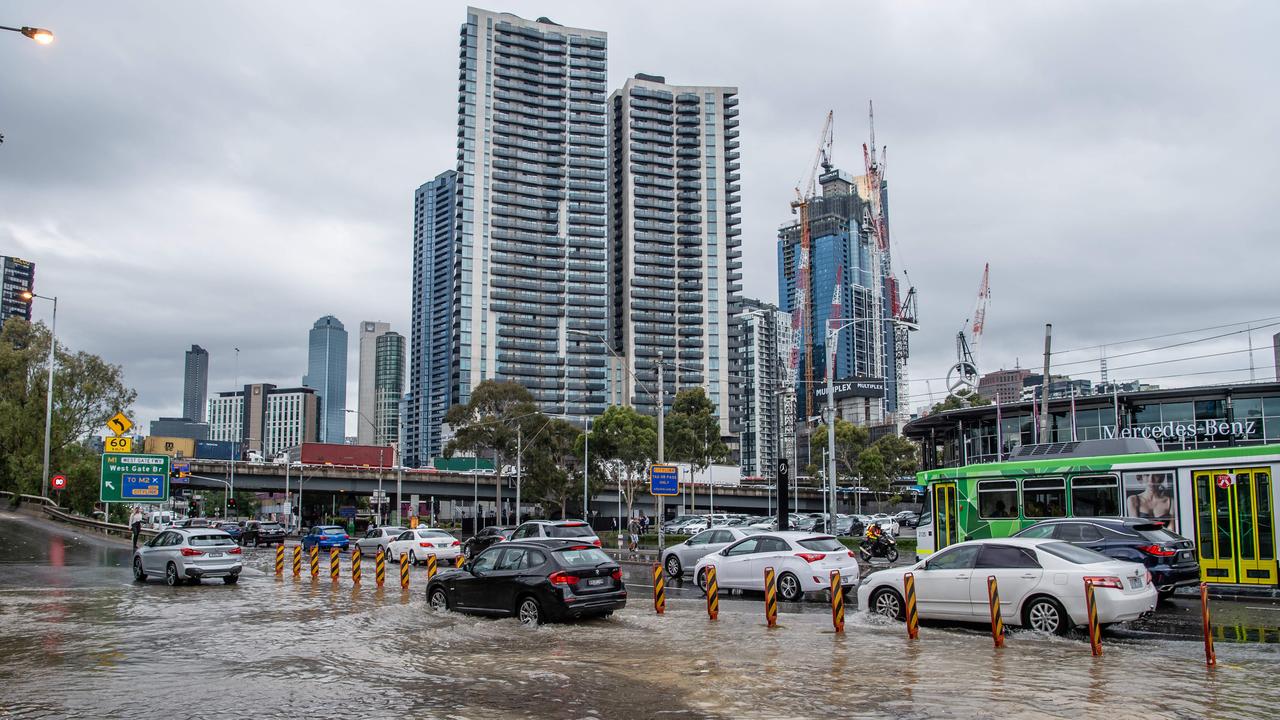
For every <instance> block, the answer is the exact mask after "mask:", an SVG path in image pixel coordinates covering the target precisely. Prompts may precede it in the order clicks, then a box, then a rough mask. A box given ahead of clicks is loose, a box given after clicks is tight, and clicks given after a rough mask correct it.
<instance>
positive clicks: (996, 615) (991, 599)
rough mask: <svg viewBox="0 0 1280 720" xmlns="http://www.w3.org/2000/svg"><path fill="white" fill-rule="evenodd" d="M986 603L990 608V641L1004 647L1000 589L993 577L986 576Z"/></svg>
mask: <svg viewBox="0 0 1280 720" xmlns="http://www.w3.org/2000/svg"><path fill="white" fill-rule="evenodd" d="M987 602H988V603H989V604H990V606H991V641H992V642H994V643H995V644H996V647H998V648H1002V647H1004V618H1002V617H1000V588H999V587H998V586H997V583H996V576H995V575H988V576H987Z"/></svg>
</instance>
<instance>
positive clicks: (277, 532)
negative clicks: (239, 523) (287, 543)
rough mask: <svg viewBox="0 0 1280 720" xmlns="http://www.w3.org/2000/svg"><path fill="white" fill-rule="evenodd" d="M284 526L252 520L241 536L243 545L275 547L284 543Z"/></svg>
mask: <svg viewBox="0 0 1280 720" xmlns="http://www.w3.org/2000/svg"><path fill="white" fill-rule="evenodd" d="M285 534H286V533H285V529H284V526H283V525H281V524H280V523H278V522H266V521H262V520H250V521H249V522H247V523H245V524H244V532H243V533H241V534H240V544H241V545H245V546H248V545H253V546H254V547H258V546H259V545H275V544H278V543H282V542H284V536H285Z"/></svg>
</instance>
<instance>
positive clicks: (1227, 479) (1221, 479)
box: [1214, 473, 1236, 490]
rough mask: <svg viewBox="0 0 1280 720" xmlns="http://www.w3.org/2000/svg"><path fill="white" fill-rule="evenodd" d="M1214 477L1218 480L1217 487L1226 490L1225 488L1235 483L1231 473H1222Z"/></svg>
mask: <svg viewBox="0 0 1280 720" xmlns="http://www.w3.org/2000/svg"><path fill="white" fill-rule="evenodd" d="M1214 479H1215V480H1216V481H1217V482H1218V487H1220V488H1222V489H1223V490H1226V489H1227V488H1229V487H1231V486H1232V485H1233V484H1235V481H1236V480H1235V477H1234V476H1233V475H1231V473H1222V474H1221V475H1218V476H1217V477H1216V478H1214Z"/></svg>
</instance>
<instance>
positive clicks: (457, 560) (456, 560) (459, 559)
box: [453, 553, 467, 568]
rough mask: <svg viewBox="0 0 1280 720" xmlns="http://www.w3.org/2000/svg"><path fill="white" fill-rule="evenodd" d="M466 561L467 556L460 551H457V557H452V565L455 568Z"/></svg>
mask: <svg viewBox="0 0 1280 720" xmlns="http://www.w3.org/2000/svg"><path fill="white" fill-rule="evenodd" d="M466 562H467V556H466V555H463V554H462V553H458V557H456V558H454V559H453V566H454V567H456V568H460V567H462V565H463V564H464V563H466Z"/></svg>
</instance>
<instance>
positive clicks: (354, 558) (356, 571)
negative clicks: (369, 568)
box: [351, 545, 360, 585]
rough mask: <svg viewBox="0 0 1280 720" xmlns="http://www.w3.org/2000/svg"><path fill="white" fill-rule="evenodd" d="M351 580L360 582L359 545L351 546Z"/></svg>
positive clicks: (356, 582)
mask: <svg viewBox="0 0 1280 720" xmlns="http://www.w3.org/2000/svg"><path fill="white" fill-rule="evenodd" d="M351 582H353V583H355V584H356V585H359V584H360V546H359V545H353V546H352V547H351Z"/></svg>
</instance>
